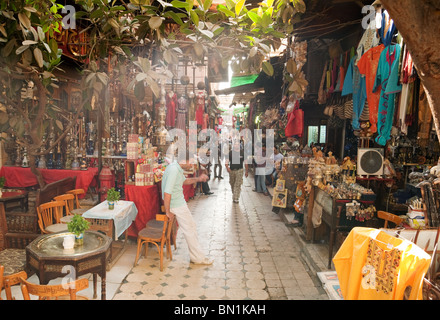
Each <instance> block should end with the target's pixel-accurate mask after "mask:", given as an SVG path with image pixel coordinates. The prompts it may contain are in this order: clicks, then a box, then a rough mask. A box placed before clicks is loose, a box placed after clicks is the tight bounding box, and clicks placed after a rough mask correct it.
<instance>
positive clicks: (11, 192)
mask: <svg viewBox="0 0 440 320" xmlns="http://www.w3.org/2000/svg"><path fill="white" fill-rule="evenodd" d="M0 202H2V203H3V205H4V207H5V210H6V209H7V208H6V204H7V203H11V202H20V207H21V210H24V211H25V212H27V211H28V209H29V207H28V192H27V191H26V190H20V189H3V190H2V192H1V194H0Z"/></svg>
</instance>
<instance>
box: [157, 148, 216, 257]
mask: <svg viewBox="0 0 440 320" xmlns="http://www.w3.org/2000/svg"><path fill="white" fill-rule="evenodd" d="M192 166H193V164H192V163H191V162H190V157H189V154H188V153H187V154H186V157H185V158H184V159H180V158H179V159H178V160H177V161H176V160H174V162H172V163H170V164H169V165H168V166H167V168H166V169H165V172H164V174H163V178H162V199H163V201H164V207H165V213H166V215H167V216H168V217H172V215H175V216H176V219H177V222H178V224H179V229H180V230H182V232H183V236H184V238H185V240H186V243H187V245H188V251H189V257H190V261H191V263H194V264H205V265H210V264H212V263H213V260H211V259H209V258H208V257H206V255H205V254H204V253H203V251H202V248H201V246H200V243H199V240H198V236H197V226H196V223H195V221H194V218H193V216H192V214H191V211H190V210H189V208H188V205H187V203H186V201H185V197H184V195H183V185H184V184H185V185H187V184H193V183H197V182H206V181H208V179H209V177H208V176H207V175H206V174H201V175H200V176H199V177H195V178H186V177H185V176H184V174H183V171H184V170H189V169H190V168H191V167H192Z"/></svg>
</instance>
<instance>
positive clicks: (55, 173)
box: [0, 166, 98, 192]
mask: <svg viewBox="0 0 440 320" xmlns="http://www.w3.org/2000/svg"><path fill="white" fill-rule="evenodd" d="M40 171H41V174H42V176H43V179H44V182H46V183H52V182H55V181H58V180H61V179H64V178H67V177H73V176H76V186H75V188H76V189H84V191H85V192H87V190H88V189H89V186H94V185H95V184H96V180H94V178H95V176H97V175H98V168H88V169H87V170H57V169H40ZM0 177H5V178H6V182H5V186H6V187H9V188H24V187H32V186H36V185H38V181H37V178H36V177H35V175H34V174H33V173H32V172H31V169H30V168H22V167H7V166H3V167H2V168H1V170H0Z"/></svg>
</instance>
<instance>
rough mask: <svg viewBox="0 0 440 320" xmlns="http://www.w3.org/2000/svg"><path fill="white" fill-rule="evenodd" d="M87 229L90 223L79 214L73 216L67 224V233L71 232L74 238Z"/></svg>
mask: <svg viewBox="0 0 440 320" xmlns="http://www.w3.org/2000/svg"><path fill="white" fill-rule="evenodd" d="M89 227H90V223H89V222H88V221H87V220H86V219H85V218H83V217H82V216H81V215H79V214H75V215H74V216H73V218H72V221H70V222H69V223H68V224H67V230H69V232H72V233H73V234H75V235H76V236H79V235H80V234H81V233H84V231H86V230H87V229H89Z"/></svg>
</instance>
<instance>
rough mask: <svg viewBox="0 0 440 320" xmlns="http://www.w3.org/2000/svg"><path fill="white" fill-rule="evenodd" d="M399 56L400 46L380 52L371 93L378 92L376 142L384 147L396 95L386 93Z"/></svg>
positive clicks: (388, 133)
mask: <svg viewBox="0 0 440 320" xmlns="http://www.w3.org/2000/svg"><path fill="white" fill-rule="evenodd" d="M399 56H400V45H398V44H396V45H390V46H388V47H387V48H386V49H385V50H383V51H382V53H381V56H380V59H379V65H378V68H377V73H376V80H375V83H374V88H373V92H375V91H376V90H380V100H379V109H378V118H377V132H378V136H377V137H376V142H377V143H378V144H379V145H381V146H384V145H385V144H386V143H387V141H388V140H389V139H390V134H391V127H392V124H393V118H394V108H395V105H394V104H395V98H396V94H395V93H390V94H386V92H387V86H388V82H389V79H390V76H391V73H392V72H398V68H396V64H398V63H399ZM392 78H394V76H393V77H392Z"/></svg>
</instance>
